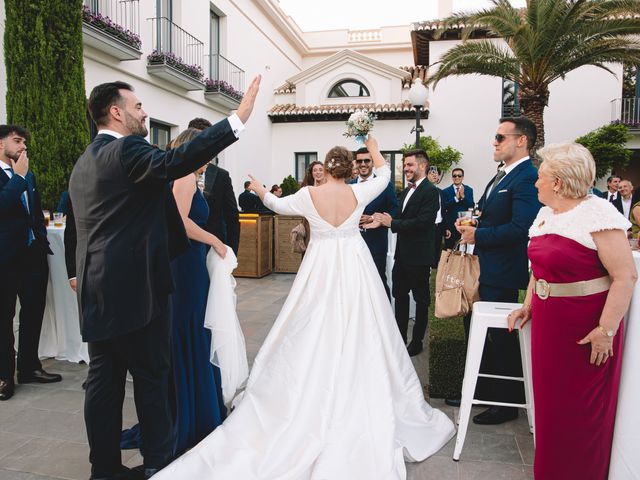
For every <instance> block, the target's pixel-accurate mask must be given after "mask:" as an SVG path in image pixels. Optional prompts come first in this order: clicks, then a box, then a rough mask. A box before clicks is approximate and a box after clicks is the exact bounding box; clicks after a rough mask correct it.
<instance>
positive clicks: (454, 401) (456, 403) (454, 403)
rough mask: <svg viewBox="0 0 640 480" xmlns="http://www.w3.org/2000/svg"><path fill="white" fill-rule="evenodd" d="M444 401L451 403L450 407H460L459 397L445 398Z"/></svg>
mask: <svg viewBox="0 0 640 480" xmlns="http://www.w3.org/2000/svg"><path fill="white" fill-rule="evenodd" d="M444 403H445V404H447V405H449V406H450V407H459V406H460V399H459V398H445V399H444Z"/></svg>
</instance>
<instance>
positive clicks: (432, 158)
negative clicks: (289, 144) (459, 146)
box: [400, 135, 462, 173]
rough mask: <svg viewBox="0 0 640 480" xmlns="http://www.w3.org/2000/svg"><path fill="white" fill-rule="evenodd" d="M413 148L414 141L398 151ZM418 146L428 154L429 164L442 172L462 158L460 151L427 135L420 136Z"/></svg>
mask: <svg viewBox="0 0 640 480" xmlns="http://www.w3.org/2000/svg"><path fill="white" fill-rule="evenodd" d="M414 148H416V147H415V143H412V144H405V145H403V146H402V148H401V149H400V151H401V152H402V153H404V152H406V151H407V150H413V149H414ZM420 148H421V149H422V150H424V151H425V152H427V155H429V165H435V166H436V167H438V168H439V169H440V171H441V172H442V173H445V172H447V171H449V169H450V168H451V167H452V166H453V165H457V164H458V163H459V162H460V159H461V158H462V153H460V152H459V151H458V150H456V149H455V148H452V147H450V146H446V147H442V146H441V145H440V142H439V141H438V140H436V139H435V138H433V137H431V136H428V135H427V136H425V137H420Z"/></svg>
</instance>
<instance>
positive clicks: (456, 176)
mask: <svg viewBox="0 0 640 480" xmlns="http://www.w3.org/2000/svg"><path fill="white" fill-rule="evenodd" d="M451 176H452V177H453V178H462V175H460V174H459V173H454V174H453V175H451Z"/></svg>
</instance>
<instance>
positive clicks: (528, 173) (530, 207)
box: [474, 160, 542, 289]
mask: <svg viewBox="0 0 640 480" xmlns="http://www.w3.org/2000/svg"><path fill="white" fill-rule="evenodd" d="M494 178H495V176H494ZM494 178H492V179H491V181H490V182H489V183H488V185H487V187H486V188H485V193H484V194H483V195H482V198H481V199H480V202H479V203H478V208H479V209H480V211H481V212H482V213H481V216H480V221H479V224H478V229H477V230H476V233H475V237H476V248H475V251H474V253H475V254H477V255H478V257H479V258H480V283H481V284H485V285H491V286H494V287H498V288H509V289H525V288H526V287H527V284H528V283H529V269H528V258H527V244H528V242H529V228H530V227H531V224H532V223H533V220H534V219H535V217H536V215H537V214H538V210H540V207H541V206H542V205H541V204H540V202H539V201H538V191H537V190H536V187H535V186H534V184H535V182H536V180H537V179H538V171H537V169H536V168H535V167H534V166H533V163H531V160H527V161H525V162H523V163H521V164H520V165H518V166H517V167H516V168H514V169H513V170H512V171H511V172H510V173H509V174H508V175H507V176H506V177H504V178H503V179H502V181H501V182H500V183H499V184H498V185H497V186H496V188H494V189H492V190H491V192H490V193H489V196H488V197H487V189H488V188H489V186H490V185H492V184H493V180H494Z"/></svg>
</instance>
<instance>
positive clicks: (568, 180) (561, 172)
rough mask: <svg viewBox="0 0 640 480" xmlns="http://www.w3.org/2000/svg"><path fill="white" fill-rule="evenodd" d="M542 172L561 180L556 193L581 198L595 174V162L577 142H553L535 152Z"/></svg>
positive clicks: (585, 193)
mask: <svg viewBox="0 0 640 480" xmlns="http://www.w3.org/2000/svg"><path fill="white" fill-rule="evenodd" d="M537 154H538V157H539V158H540V160H542V164H543V165H544V173H545V174H546V175H549V176H550V177H555V178H557V179H559V180H562V184H561V185H560V188H559V190H558V194H559V195H560V196H561V197H564V198H583V197H585V196H586V195H587V194H588V193H589V188H590V187H591V185H593V180H594V179H595V176H596V162H595V161H594V160H593V157H592V156H591V153H590V152H589V150H587V149H586V148H585V147H583V146H582V145H580V144H578V143H554V144H551V145H547V146H545V147H542V148H541V149H540V150H538V152H537Z"/></svg>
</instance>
